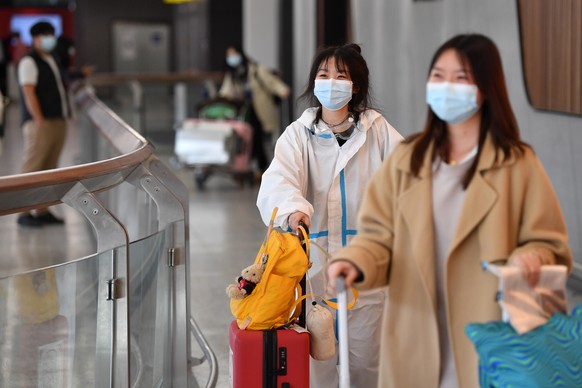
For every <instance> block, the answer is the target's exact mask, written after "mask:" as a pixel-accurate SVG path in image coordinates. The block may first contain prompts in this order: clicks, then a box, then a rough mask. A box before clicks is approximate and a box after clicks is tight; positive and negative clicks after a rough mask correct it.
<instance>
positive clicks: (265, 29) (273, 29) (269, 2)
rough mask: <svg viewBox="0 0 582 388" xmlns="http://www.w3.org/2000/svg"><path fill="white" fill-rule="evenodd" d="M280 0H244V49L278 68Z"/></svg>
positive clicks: (263, 61) (270, 66) (253, 56)
mask: <svg viewBox="0 0 582 388" xmlns="http://www.w3.org/2000/svg"><path fill="white" fill-rule="evenodd" d="M278 15H279V2H278V1H274V0H244V1H243V50H244V51H245V52H246V54H247V55H248V56H250V57H251V58H253V59H255V60H256V61H257V62H259V63H261V64H263V65H265V66H267V67H269V68H271V69H278V68H279V63H278V53H279V51H278V49H277V44H278V42H279V27H278V23H277V20H278Z"/></svg>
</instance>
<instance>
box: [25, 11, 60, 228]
mask: <svg viewBox="0 0 582 388" xmlns="http://www.w3.org/2000/svg"><path fill="white" fill-rule="evenodd" d="M30 35H31V36H32V49H31V51H30V53H29V54H28V55H26V56H25V57H23V58H22V59H21V60H20V62H19V64H18V83H19V85H20V88H21V96H22V120H23V124H22V129H23V136H24V160H23V164H22V169H21V172H22V173H28V172H33V171H40V170H48V169H52V168H56V167H57V164H58V161H59V156H60V154H61V150H62V149H63V145H64V142H65V137H66V132H67V118H68V117H69V112H70V109H69V105H68V101H67V92H66V87H65V84H64V75H63V72H62V69H61V68H60V67H59V65H58V64H57V62H56V61H55V59H54V57H53V56H52V54H51V52H52V51H53V49H54V48H55V45H56V37H55V29H54V27H53V26H52V25H51V24H50V23H49V22H45V21H39V22H38V23H36V24H34V25H33V26H32V27H31V28H30ZM62 223H63V220H61V219H59V218H57V217H55V216H54V215H53V214H52V213H50V212H49V211H48V209H46V208H42V209H36V211H35V213H34V214H33V213H31V212H25V213H22V214H20V215H19V217H18V224H20V225H22V226H27V227H40V226H43V225H45V224H62Z"/></svg>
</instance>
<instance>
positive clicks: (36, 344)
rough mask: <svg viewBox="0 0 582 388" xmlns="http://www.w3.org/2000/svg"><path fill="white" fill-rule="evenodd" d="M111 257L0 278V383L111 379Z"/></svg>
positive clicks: (87, 383) (84, 383)
mask: <svg viewBox="0 0 582 388" xmlns="http://www.w3.org/2000/svg"><path fill="white" fill-rule="evenodd" d="M112 255H113V252H112V251H109V252H105V253H103V254H100V255H95V256H90V257H88V258H85V259H83V260H81V261H77V262H74V263H68V264H65V265H62V266H58V267H54V268H48V269H42V270H37V271H33V272H29V273H26V274H22V275H18V276H12V277H8V278H3V279H0V309H1V310H2V311H3V312H4V314H1V315H0V359H1V360H2V364H1V365H0V368H1V370H0V386H1V387H97V386H104V385H102V383H103V382H105V383H108V382H109V381H110V380H111V377H110V376H111V374H112V371H111V370H110V369H109V366H110V365H111V362H109V360H110V359H111V358H112V354H113V347H112V341H111V340H108V339H110V338H112V334H111V333H112V332H113V326H112V324H113V322H112V320H111V319H107V318H108V317H111V316H113V315H112V311H113V309H114V306H113V303H112V302H111V301H107V300H105V297H106V295H105V293H104V290H105V288H106V284H105V283H106V282H105V280H104V279H106V278H107V272H109V270H108V269H109V268H111V266H112V257H113V256H112ZM104 318H105V319H104ZM103 344H105V346H103ZM98 358H102V359H103V358H106V359H107V360H105V362H102V361H103V360H101V362H100V361H99V360H98ZM103 366H105V370H104V368H103ZM105 386H108V385H105Z"/></svg>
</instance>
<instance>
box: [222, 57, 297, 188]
mask: <svg viewBox="0 0 582 388" xmlns="http://www.w3.org/2000/svg"><path fill="white" fill-rule="evenodd" d="M225 61H226V69H227V70H226V73H225V75H224V79H223V81H222V85H221V86H220V90H219V91H218V95H219V96H220V97H225V98H230V99H234V100H240V101H247V102H248V112H247V120H248V122H249V124H250V125H251V126H252V127H253V159H255V160H256V162H257V168H258V173H257V178H259V177H260V175H261V174H262V173H263V172H264V171H265V170H266V169H267V167H269V160H268V157H267V152H266V150H265V146H266V144H265V139H266V138H268V137H269V136H270V135H271V134H272V133H278V132H279V131H280V128H279V127H280V125H279V112H278V108H277V106H276V105H275V102H274V101H275V98H279V99H281V100H283V99H286V98H287V97H288V96H289V93H290V89H289V86H287V84H285V83H284V82H283V81H282V80H281V78H279V77H278V76H276V75H275V74H274V73H273V72H272V71H271V70H269V69H268V68H267V67H265V66H263V65H261V64H259V63H257V62H255V61H253V60H251V59H249V57H247V56H246V54H245V53H244V52H243V51H242V50H241V49H239V48H237V47H234V46H230V47H228V48H227V49H226V59H225Z"/></svg>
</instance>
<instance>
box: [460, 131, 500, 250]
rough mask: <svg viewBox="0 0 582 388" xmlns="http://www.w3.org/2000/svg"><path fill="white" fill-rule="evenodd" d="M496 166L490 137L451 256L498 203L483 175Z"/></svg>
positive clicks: (464, 205)
mask: <svg viewBox="0 0 582 388" xmlns="http://www.w3.org/2000/svg"><path fill="white" fill-rule="evenodd" d="M494 164H495V148H494V146H493V141H492V140H491V137H490V136H488V137H487V138H486V140H485V142H484V144H483V150H482V152H481V156H480V158H479V164H478V166H477V171H476V173H475V175H474V176H473V180H472V181H471V183H470V184H469V187H468V188H467V196H466V197H465V203H464V204H463V210H462V211H461V215H460V217H459V221H458V222H457V227H456V229H455V235H454V236H453V241H451V247H450V249H449V256H450V255H451V254H452V253H453V251H454V250H455V248H457V247H458V246H459V245H460V244H461V243H462V242H463V240H464V239H465V238H466V237H467V236H468V235H469V234H470V233H471V232H472V231H473V229H475V227H477V225H479V224H480V223H481V221H483V218H485V216H486V215H487V213H489V211H490V210H491V208H493V205H494V204H495V202H496V201H497V192H496V191H495V190H494V189H493V188H492V187H491V186H490V185H489V184H488V183H487V182H486V181H485V179H484V178H483V175H482V173H483V171H485V170H487V169H490V168H491V167H493V165H494Z"/></svg>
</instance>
